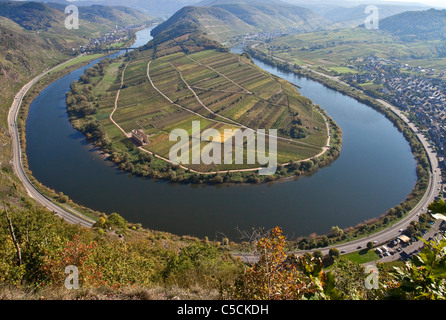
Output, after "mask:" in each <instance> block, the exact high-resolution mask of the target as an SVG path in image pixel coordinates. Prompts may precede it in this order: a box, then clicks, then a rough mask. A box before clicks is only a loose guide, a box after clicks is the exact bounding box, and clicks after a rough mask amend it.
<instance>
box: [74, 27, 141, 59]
mask: <svg viewBox="0 0 446 320" xmlns="http://www.w3.org/2000/svg"><path fill="white" fill-rule="evenodd" d="M140 27H141V26H136V25H130V26H125V27H119V26H116V27H115V29H113V30H112V31H110V32H107V33H106V34H104V35H102V36H101V37H99V38H92V39H90V42H89V43H88V44H87V45H85V46H80V47H79V50H80V52H82V53H84V52H87V51H89V50H94V49H98V48H101V46H110V45H112V44H114V43H119V42H123V41H127V40H128V38H129V35H130V32H131V31H132V30H133V29H137V28H140Z"/></svg>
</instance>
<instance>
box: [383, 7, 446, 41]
mask: <svg viewBox="0 0 446 320" xmlns="http://www.w3.org/2000/svg"><path fill="white" fill-rule="evenodd" d="M379 28H380V29H381V30H384V31H387V32H391V33H393V34H395V35H399V36H401V37H402V38H403V39H406V40H411V39H413V38H419V39H426V40H428V39H445V38H446V10H435V9H430V10H426V11H407V12H403V13H400V14H397V15H394V16H391V17H388V18H385V19H383V20H381V21H380V23H379Z"/></svg>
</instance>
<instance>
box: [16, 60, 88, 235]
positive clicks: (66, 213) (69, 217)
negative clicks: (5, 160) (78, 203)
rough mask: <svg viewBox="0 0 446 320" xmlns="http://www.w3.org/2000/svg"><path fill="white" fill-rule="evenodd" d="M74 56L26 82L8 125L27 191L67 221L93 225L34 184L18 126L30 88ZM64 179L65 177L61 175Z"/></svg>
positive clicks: (17, 96)
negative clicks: (25, 166)
mask: <svg viewBox="0 0 446 320" xmlns="http://www.w3.org/2000/svg"><path fill="white" fill-rule="evenodd" d="M77 58H78V57H76V58H73V59H71V60H68V61H66V62H64V63H62V64H60V65H58V66H56V67H54V68H51V69H49V70H47V71H45V72H43V73H42V74H40V75H38V76H37V77H35V78H34V79H32V80H31V81H30V82H28V83H27V84H25V85H24V86H23V87H22V88H21V89H20V91H19V92H18V93H17V94H16V96H15V98H14V101H13V102H12V105H11V108H10V110H9V114H8V126H9V133H10V136H11V139H12V146H13V158H12V165H13V167H14V171H15V173H16V175H17V176H18V178H19V179H20V181H21V182H22V183H23V185H24V187H25V189H26V191H27V192H28V194H29V195H30V196H31V197H32V198H34V199H35V200H36V201H37V202H39V203H40V204H41V205H43V206H45V207H46V208H47V209H49V210H51V211H53V212H54V213H55V214H57V215H58V216H60V217H62V218H63V219H65V220H66V221H67V222H69V223H72V224H80V225H82V226H85V227H91V226H92V225H93V224H94V220H92V219H90V218H88V217H86V216H84V215H83V214H82V213H80V212H79V211H76V210H74V209H72V208H70V209H64V208H61V207H60V206H59V205H57V204H56V203H55V202H54V201H53V200H51V199H49V198H48V197H46V196H45V195H43V194H42V193H41V192H40V191H39V190H37V188H36V187H35V186H34V185H33V184H32V182H31V181H30V180H29V178H28V176H27V174H26V171H25V169H24V167H23V161H22V147H21V144H20V134H19V129H18V127H17V117H18V114H19V111H20V107H21V105H22V102H23V98H24V97H25V95H26V93H27V92H28V90H29V89H30V88H31V87H32V86H33V85H34V84H36V83H37V82H38V81H39V80H40V79H41V78H42V77H44V76H45V75H47V74H48V73H50V72H51V71H53V70H55V69H56V68H59V67H60V66H62V65H64V64H66V63H69V62H70V61H72V60H74V59H77ZM61 179H63V177H61Z"/></svg>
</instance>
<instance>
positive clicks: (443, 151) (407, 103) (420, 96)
mask: <svg viewBox="0 0 446 320" xmlns="http://www.w3.org/2000/svg"><path fill="white" fill-rule="evenodd" d="M355 68H357V69H359V70H360V71H361V73H360V74H349V75H347V76H345V77H344V80H345V81H347V82H349V83H350V84H356V85H358V84H364V83H375V84H377V86H376V91H375V93H376V94H377V95H380V96H382V97H385V98H386V99H387V100H388V101H389V102H390V103H392V104H393V105H394V106H396V107H398V108H399V109H400V110H403V111H406V112H408V113H409V114H410V116H411V118H412V119H413V120H415V122H418V123H419V124H420V125H421V126H424V127H425V132H426V133H427V134H428V135H429V137H430V139H431V141H432V142H433V143H434V144H435V146H436V147H437V150H438V156H439V157H442V158H446V81H444V80H442V79H441V77H442V76H443V75H444V74H443V73H437V72H436V70H435V69H427V68H423V67H421V66H415V67H413V66H409V65H408V64H401V63H399V62H395V61H392V60H386V59H379V58H375V57H368V58H366V59H363V60H361V61H359V62H356V63H355ZM369 93H370V90H369ZM371 93H372V94H373V91H372V92H371ZM443 165H444V166H445V167H446V161H444V162H443Z"/></svg>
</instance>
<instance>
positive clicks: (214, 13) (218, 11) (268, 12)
mask: <svg viewBox="0 0 446 320" xmlns="http://www.w3.org/2000/svg"><path fill="white" fill-rule="evenodd" d="M198 5H200V6H188V7H184V8H182V9H180V10H179V11H178V12H176V13H175V14H174V15H173V16H172V17H170V18H169V19H168V20H167V21H165V22H164V23H162V24H160V25H159V26H158V27H157V28H155V29H154V30H153V35H154V36H157V35H158V34H160V33H162V32H164V31H166V30H168V29H171V28H172V27H177V26H179V25H185V24H187V25H189V26H192V25H193V26H194V27H195V28H198V29H199V30H201V31H202V32H203V33H205V34H206V35H208V36H209V37H211V38H212V39H213V40H216V41H219V42H224V41H225V40H227V39H228V38H230V37H233V36H236V35H241V34H247V33H258V32H276V31H281V30H282V31H284V32H310V31H317V30H322V29H323V28H324V27H326V26H327V25H328V24H329V22H328V21H327V20H326V19H325V18H323V17H322V16H320V15H318V14H316V13H314V12H313V11H311V10H309V9H307V8H302V7H298V6H294V5H289V4H287V3H284V2H281V1H277V0H272V1H260V0H253V1H251V0H245V1H241V0H239V1H237V0H213V1H203V2H200V3H198Z"/></svg>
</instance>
